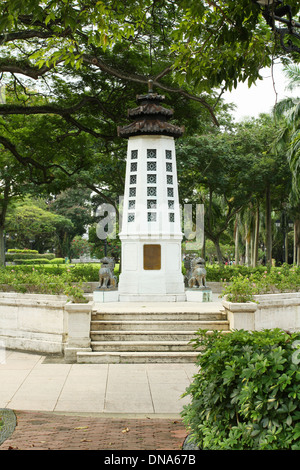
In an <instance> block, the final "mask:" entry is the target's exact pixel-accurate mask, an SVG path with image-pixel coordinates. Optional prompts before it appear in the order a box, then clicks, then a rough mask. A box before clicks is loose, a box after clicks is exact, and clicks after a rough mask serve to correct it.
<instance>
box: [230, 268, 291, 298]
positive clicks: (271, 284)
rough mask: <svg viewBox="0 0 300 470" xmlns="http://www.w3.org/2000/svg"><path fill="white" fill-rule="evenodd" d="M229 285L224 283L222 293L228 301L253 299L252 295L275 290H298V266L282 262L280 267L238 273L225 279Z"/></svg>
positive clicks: (274, 291)
mask: <svg viewBox="0 0 300 470" xmlns="http://www.w3.org/2000/svg"><path fill="white" fill-rule="evenodd" d="M227 280H229V281H230V285H225V288H224V290H223V295H227V300H229V301H230V302H248V301H253V299H254V297H253V296H254V295H259V294H266V293H276V292H299V291H300V267H296V266H289V265H288V264H283V265H282V267H281V268H271V269H270V270H269V271H268V270H266V269H265V270H264V272H263V273H262V272H259V271H256V272H252V273H250V274H249V275H248V276H243V275H242V274H241V273H239V274H238V275H237V276H235V277H233V276H232V277H231V278H230V279H227Z"/></svg>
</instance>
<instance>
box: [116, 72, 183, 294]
mask: <svg viewBox="0 0 300 470" xmlns="http://www.w3.org/2000/svg"><path fill="white" fill-rule="evenodd" d="M163 100H164V96H161V95H159V94H157V93H154V92H153V90H152V86H151V81H149V90H148V93H147V94H146V95H139V96H137V103H138V107H136V108H134V109H131V110H129V111H128V117H129V118H131V119H132V120H133V122H132V123H130V124H128V125H126V126H124V127H119V128H118V135H119V136H120V137H124V138H128V148H127V166H126V180H125V192H124V207H123V219H122V228H121V232H120V233H119V237H120V240H121V243H122V255H121V256H122V272H121V274H120V279H119V288H118V291H119V300H120V301H132V300H146V301H147V300H149V301H155V300H158V301H167V300H170V301H185V300H186V295H185V288H184V278H183V275H182V256H181V241H182V236H183V235H182V231H181V221H180V209H179V200H178V183H177V168H176V152H175V140H174V139H175V138H176V137H179V136H181V135H182V134H183V128H182V127H178V126H175V125H173V124H170V123H169V122H168V119H170V118H171V117H172V115H173V110H171V109H167V108H164V107H163V106H162V105H161V102H162V101H163Z"/></svg>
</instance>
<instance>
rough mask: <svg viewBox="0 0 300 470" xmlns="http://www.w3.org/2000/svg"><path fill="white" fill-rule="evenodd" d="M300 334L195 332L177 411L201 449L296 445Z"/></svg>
mask: <svg viewBox="0 0 300 470" xmlns="http://www.w3.org/2000/svg"><path fill="white" fill-rule="evenodd" d="M299 343H300V333H293V334H289V333H287V332H284V331H282V330H279V329H274V330H264V331H254V332H247V331H243V330H240V331H233V332H230V333H227V334H224V333H223V334H222V333H221V332H213V333H212V334H209V333H208V332H206V331H199V332H198V333H197V338H196V339H195V340H194V345H195V347H197V348H203V349H204V350H203V352H202V354H199V356H198V360H197V365H198V366H199V372H198V373H197V374H196V375H195V376H194V380H193V382H192V383H191V384H190V386H189V387H188V388H187V389H186V393H185V395H186V396H187V395H190V396H191V402H190V404H189V405H187V406H185V407H184V409H183V411H182V417H183V420H184V423H185V425H186V426H187V427H188V428H190V429H191V439H192V440H193V441H194V442H195V443H196V445H197V446H198V447H199V448H201V449H211V450H272V449H274V450H275V449H284V450H300V411H299V400H300V371H299V362H300V351H299V349H298V350H297V349H296V348H297V346H298V345H299Z"/></svg>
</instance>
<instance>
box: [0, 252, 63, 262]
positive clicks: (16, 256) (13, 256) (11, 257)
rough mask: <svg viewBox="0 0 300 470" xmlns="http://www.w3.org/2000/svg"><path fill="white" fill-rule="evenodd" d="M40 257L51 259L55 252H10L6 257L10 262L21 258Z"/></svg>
mask: <svg viewBox="0 0 300 470" xmlns="http://www.w3.org/2000/svg"><path fill="white" fill-rule="evenodd" d="M39 258H42V259H48V260H51V259H54V258H55V255H54V254H53V253H43V254H39V253H10V254H7V255H5V259H6V261H8V262H16V261H17V260H21V259H24V260H27V259H39Z"/></svg>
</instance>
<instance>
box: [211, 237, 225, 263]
mask: <svg viewBox="0 0 300 470" xmlns="http://www.w3.org/2000/svg"><path fill="white" fill-rule="evenodd" d="M213 242H214V244H215V248H216V252H217V257H218V262H219V264H220V265H222V264H223V255H222V251H221V248H220V243H219V239H217V240H213Z"/></svg>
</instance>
